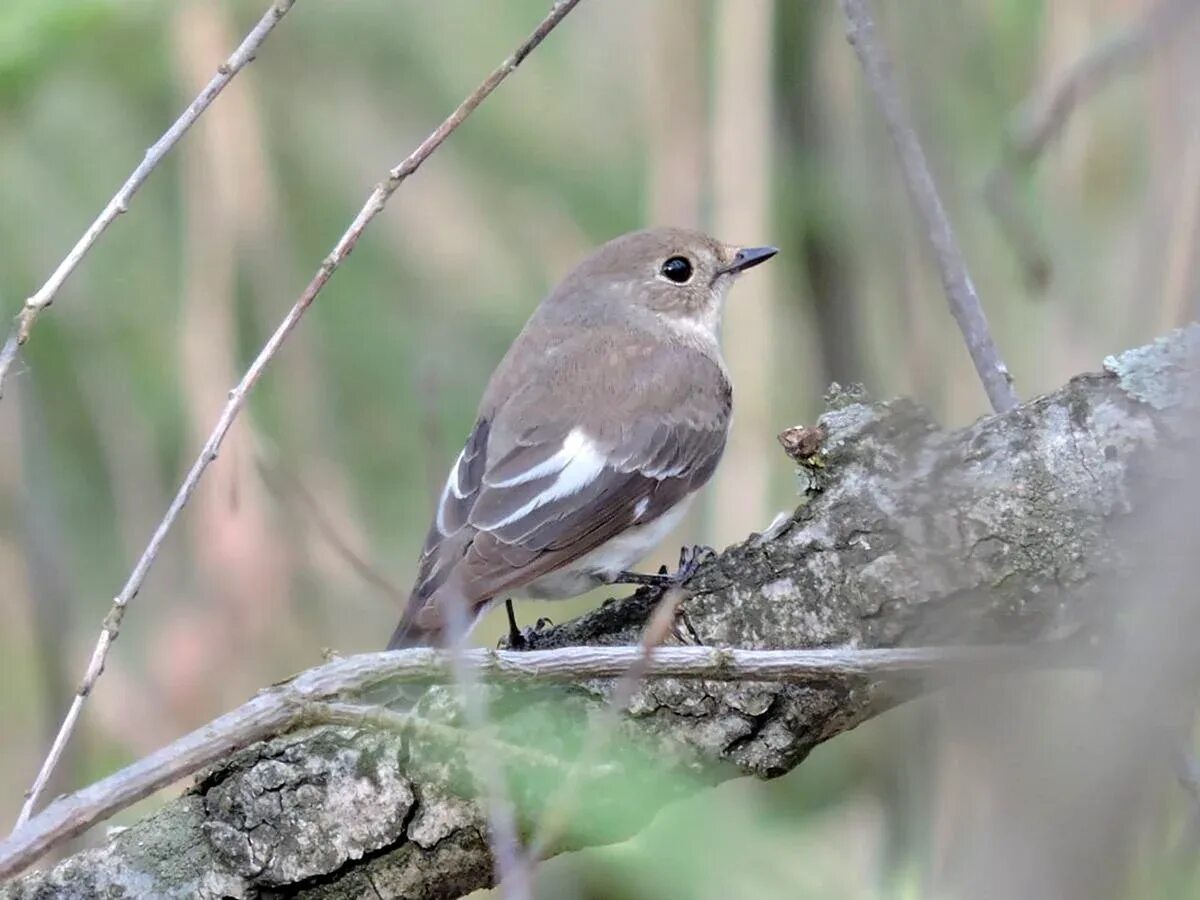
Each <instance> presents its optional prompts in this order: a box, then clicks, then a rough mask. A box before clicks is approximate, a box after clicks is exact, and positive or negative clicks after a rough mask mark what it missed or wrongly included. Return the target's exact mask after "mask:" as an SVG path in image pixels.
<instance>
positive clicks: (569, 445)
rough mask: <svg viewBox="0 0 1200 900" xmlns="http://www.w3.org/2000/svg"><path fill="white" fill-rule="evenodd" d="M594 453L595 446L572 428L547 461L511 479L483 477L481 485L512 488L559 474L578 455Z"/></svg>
mask: <svg viewBox="0 0 1200 900" xmlns="http://www.w3.org/2000/svg"><path fill="white" fill-rule="evenodd" d="M589 451H590V452H593V453H594V452H595V445H594V444H593V443H592V442H591V440H590V439H589V438H588V436H587V435H586V434H584V433H583V429H582V428H572V429H571V430H570V431H569V432H568V433H567V436H566V437H565V438H563V443H562V446H561V447H559V448H558V452H557V453H555V454H554V455H553V456H551V457H550V458H549V459H547V460H543V461H542V462H540V463H538V464H537V465H536V466H533V467H532V468H529V469H526V470H525V471H524V472H518V473H517V474H516V475H513V476H512V477H511V478H505V479H503V480H501V481H492V480H491V479H490V478H488V477H487V476H484V479H483V483H484V484H486V485H487V486H488V487H513V486H514V485H518V484H524V483H525V482H527V481H533V480H534V479H535V478H543V477H544V476H546V475H553V474H554V473H555V472H561V471H562V470H563V469H565V468H566V467H567V466H569V465H570V464H571V462H572V461H573V460H574V459H575V458H576V456H578V455H579V454H580V453H584V452H589Z"/></svg>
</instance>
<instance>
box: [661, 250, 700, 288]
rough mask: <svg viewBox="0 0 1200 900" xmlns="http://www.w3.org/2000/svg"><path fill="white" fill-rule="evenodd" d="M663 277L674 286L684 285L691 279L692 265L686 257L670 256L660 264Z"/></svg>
mask: <svg viewBox="0 0 1200 900" xmlns="http://www.w3.org/2000/svg"><path fill="white" fill-rule="evenodd" d="M660 271H661V272H662V273H663V276H664V277H665V278H667V279H668V280H669V281H673V282H675V283H676V284H686V283H687V282H688V281H690V280H691V277H692V264H691V263H690V262H688V259H687V257H686V256H672V257H671V258H670V259H668V260H667V261H666V262H665V263H663V264H662V269H661V270H660Z"/></svg>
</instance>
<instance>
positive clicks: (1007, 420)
mask: <svg viewBox="0 0 1200 900" xmlns="http://www.w3.org/2000/svg"><path fill="white" fill-rule="evenodd" d="M1198 355H1200V328H1198V327H1195V326H1193V327H1192V328H1190V329H1187V330H1185V331H1182V332H1176V333H1174V334H1173V335H1171V336H1170V337H1169V338H1165V339H1162V340H1160V341H1158V342H1156V343H1154V344H1152V345H1149V346H1147V347H1143V348H1140V349H1138V350H1134V351H1130V352H1128V353H1125V354H1122V355H1121V356H1119V357H1116V358H1111V357H1110V358H1109V359H1108V360H1106V361H1105V366H1104V370H1103V371H1102V372H1099V373H1095V374H1088V375H1081V376H1079V377H1077V378H1074V379H1072V381H1071V382H1070V383H1069V384H1067V385H1066V386H1065V387H1063V388H1062V389H1060V390H1058V391H1056V392H1054V393H1052V394H1049V395H1047V396H1045V397H1040V398H1037V399H1035V400H1032V401H1030V402H1029V403H1026V404H1024V405H1022V406H1021V407H1019V408H1017V409H1015V410H1012V411H1011V412H1009V413H1006V414H1003V415H998V416H991V417H988V418H984V419H981V420H979V421H978V422H976V423H975V424H973V425H972V426H970V427H968V428H964V429H961V430H957V431H949V432H948V431H944V430H942V429H940V428H939V427H938V426H937V425H936V424H935V423H933V422H932V421H931V420H930V418H929V416H928V415H927V414H926V413H925V412H924V411H922V410H921V409H920V408H919V407H917V406H915V405H914V404H912V403H910V402H908V401H903V400H900V401H894V402H890V403H868V402H865V401H864V400H863V399H862V398H860V397H858V396H855V395H854V394H853V393H845V392H841V393H838V394H836V395H835V396H832V397H831V398H830V409H829V411H828V412H827V413H826V414H825V415H824V416H823V417H822V419H821V422H820V427H821V428H822V429H823V430H824V433H823V434H822V433H820V432H807V433H805V434H801V435H795V434H793V435H791V440H790V441H789V446H791V447H793V448H794V449H796V455H797V456H798V457H799V468H798V471H799V474H800V478H801V486H802V491H803V493H804V495H805V502H804V503H803V504H802V505H801V506H800V508H799V509H797V510H796V512H795V514H794V515H793V516H792V518H791V519H790V520H789V521H788V522H787V523H786V524H785V525H783V526H782V527H781V528H778V529H775V530H774V533H771V534H769V535H765V536H752V537H751V538H750V539H749V540H747V541H746V542H745V543H743V544H740V545H737V546H734V547H731V548H729V549H728V550H726V551H725V552H724V553H722V554H721V555H720V556H719V557H718V558H717V559H715V560H714V561H712V562H711V563H709V564H707V565H706V566H705V568H704V569H703V570H702V571H701V572H700V573H699V574H698V575H697V577H696V578H695V580H694V581H693V582H692V583H691V584H690V587H692V588H694V589H695V595H694V597H693V598H692V599H690V600H689V601H688V603H687V614H688V617H689V619H690V621H691V623H692V625H693V626H694V627H695V629H696V631H697V632H698V634H699V636H700V638H701V640H702V641H704V642H705V643H710V644H716V645H728V646H737V647H746V648H782V647H810V646H835V645H849V646H856V647H895V646H913V645H923V644H931V643H972V642H973V643H982V642H989V643H995V642H1013V643H1018V642H1019V643H1025V642H1030V641H1037V640H1050V639H1057V638H1064V637H1069V636H1072V635H1078V634H1080V633H1102V632H1103V629H1104V626H1105V623H1106V619H1107V610H1106V609H1105V608H1104V607H1103V605H1102V604H1101V602H1100V600H1099V599H1098V598H1100V597H1104V596H1112V593H1113V592H1112V591H1096V590H1092V587H1093V586H1094V585H1095V584H1097V583H1098V582H1100V581H1103V582H1105V583H1109V582H1111V581H1112V580H1113V579H1120V578H1122V577H1125V576H1126V575H1127V574H1129V573H1130V572H1131V570H1132V569H1131V567H1132V563H1133V560H1132V559H1131V558H1130V557H1131V555H1132V554H1131V551H1130V549H1129V548H1128V547H1127V546H1126V545H1125V544H1124V543H1123V542H1122V540H1121V538H1120V536H1119V532H1120V525H1121V523H1122V521H1123V520H1124V519H1125V518H1126V517H1128V516H1129V515H1130V514H1131V513H1133V512H1134V511H1136V510H1137V509H1138V506H1139V498H1140V497H1142V496H1144V495H1145V492H1147V491H1148V490H1150V489H1152V488H1154V487H1159V486H1161V481H1162V480H1163V479H1164V478H1167V477H1169V476H1168V475H1167V474H1165V473H1168V472H1170V471H1171V470H1172V469H1173V468H1174V466H1172V465H1170V464H1168V463H1169V462H1170V461H1169V460H1164V455H1166V456H1170V455H1173V454H1179V453H1184V452H1186V449H1184V445H1185V444H1186V443H1187V440H1186V439H1187V438H1188V437H1189V436H1190V435H1189V432H1190V431H1192V430H1193V428H1194V426H1192V424H1191V423H1192V422H1193V421H1194V420H1195V418H1196V417H1195V412H1196V409H1197V404H1196V403H1195V401H1194V396H1193V394H1192V389H1193V387H1194V386H1195V376H1196V374H1197V372H1196V369H1197V356H1198ZM818 437H819V438H820V441H819V449H816V451H815V452H813V451H814V448H815V447H816V446H817V441H816V438H818ZM653 602H654V601H653V598H652V597H650V596H649V595H648V594H647V593H639V594H636V595H634V596H633V597H630V598H627V599H624V600H617V601H612V602H609V603H607V604H605V605H604V606H602V607H601V608H599V609H597V610H595V611H593V612H591V613H589V614H587V615H584V616H582V617H580V618H579V619H576V620H574V621H572V622H568V623H566V624H564V625H562V626H559V627H555V628H551V629H547V630H546V631H544V632H542V633H541V634H539V635H538V636H537V638H536V646H537V647H538V648H539V649H545V648H552V647H558V646H567V645H576V644H585V643H586V644H620V643H632V642H634V641H636V639H637V637H638V635H639V631H640V628H641V626H642V625H643V624H644V622H645V620H646V617H647V615H648V614H649V612H650V610H651V608H652V606H653ZM935 686H936V681H933V680H930V679H915V678H911V677H908V678H904V679H902V680H895V679H893V680H890V681H887V682H886V683H885V682H882V681H870V680H867V679H864V678H830V679H829V680H827V681H818V682H814V683H810V684H806V685H796V684H774V683H742V684H724V683H720V682H715V681H683V680H673V679H661V680H656V681H653V682H651V683H648V684H647V685H645V686H644V687H643V688H642V689H641V690H640V691H639V692H638V693H637V694H636V696H635V698H634V700H633V702H632V703H631V704H630V706H629V708H628V710H627V711H626V714H625V715H624V716H623V717H622V718H621V720H620V722H619V725H618V726H617V727H618V729H619V733H618V734H617V735H616V736H615V737H614V739H613V740H612V741H611V742H610V746H611V748H612V749H610V751H609V752H608V753H607V754H605V756H604V760H603V765H602V766H599V767H597V768H595V769H594V770H592V771H589V772H588V773H587V778H588V782H587V786H586V789H585V790H584V791H583V792H582V794H581V799H580V805H579V806H578V807H577V808H576V810H575V814H574V815H571V816H569V817H568V818H569V822H568V823H567V827H566V829H565V830H564V831H563V834H562V836H561V838H560V839H559V840H558V841H557V842H556V843H555V845H554V847H553V851H552V852H554V851H559V850H563V849H567V848H570V847H577V846H584V845H588V844H596V843H600V842H604V841H612V840H617V839H620V838H622V837H625V836H627V835H630V834H632V833H635V832H636V831H637V830H638V829H639V828H640V827H641V826H642V825H643V824H644V823H645V822H646V821H648V819H649V818H650V817H652V816H653V815H654V813H655V812H656V811H657V810H658V809H660V808H661V807H662V805H663V804H665V803H668V802H670V801H671V799H673V798H674V797H678V796H681V795H683V794H686V793H690V792H695V791H698V790H702V789H703V788H704V786H706V785H711V784H713V783H715V782H717V781H720V780H722V779H725V778H729V777H734V776H736V775H739V774H744V775H753V776H757V777H763V778H768V777H773V776H776V775H780V774H782V773H784V772H787V771H789V770H790V769H792V768H793V767H794V766H796V765H797V764H798V763H799V762H801V761H802V760H803V759H804V757H805V755H806V754H807V753H808V752H809V751H810V750H811V749H812V748H813V747H814V746H816V745H817V744H819V743H820V742H822V741H825V740H828V739H829V738H831V737H833V736H835V735H837V734H840V733H842V732H844V731H846V730H848V729H850V728H853V727H854V726H855V725H857V724H858V723H860V722H862V721H863V720H865V719H866V718H869V717H870V716H873V715H875V714H877V713H879V712H881V711H882V710H884V709H886V708H888V707H889V706H891V705H894V704H895V703H897V702H900V701H902V700H904V699H906V698H907V697H910V696H912V695H913V694H914V693H915V692H919V691H922V690H929V689H932V688H933V687H935ZM611 689H612V682H610V681H604V680H597V681H593V682H588V683H586V684H580V685H575V686H567V687H563V686H545V687H535V688H530V687H519V688H518V687H504V688H501V687H495V688H491V689H490V690H492V691H493V696H492V698H491V699H492V705H493V715H494V718H495V720H496V723H497V724H496V729H497V735H496V741H497V747H501V748H507V749H504V750H502V751H498V752H502V754H507V756H506V762H507V763H508V773H509V777H510V779H511V780H512V788H513V792H514V796H515V797H516V799H517V802H518V804H519V806H520V809H521V811H522V814H523V819H524V822H525V824H526V827H527V829H529V830H531V829H532V827H533V823H534V822H535V821H536V813H537V812H538V811H539V810H540V809H541V808H542V807H543V805H544V804H545V803H546V798H547V794H548V792H550V791H552V790H553V789H554V788H555V786H556V785H557V784H558V783H560V782H561V781H562V779H563V778H564V777H566V776H568V775H569V774H570V760H572V759H573V758H574V757H575V756H576V755H577V754H578V752H579V747H580V745H581V743H583V737H582V736H583V734H584V731H585V728H586V726H587V723H588V722H589V721H590V720H592V719H594V718H595V717H596V716H597V715H598V714H599V713H600V711H601V710H603V708H604V704H605V699H606V697H607V695H608V692H609V691H610V690H611ZM354 699H356V700H360V701H361V700H363V699H374V700H380V699H382V700H389V699H394V697H392V696H374V697H370V698H362V697H358V698H354ZM421 708H422V709H423V710H424V711H425V712H426V713H427V714H428V715H430V716H433V717H437V716H444V717H445V718H446V721H449V722H454V721H455V715H456V713H455V711H454V707H453V704H452V703H451V702H450V699H449V695H447V694H446V693H445V691H442V690H440V689H433V690H431V691H430V692H429V693H427V694H426V695H425V696H424V697H423V698H422V700H421ZM462 763H463V760H462V759H461V747H460V746H456V745H453V744H448V743H445V742H442V741H439V740H438V739H437V738H436V737H433V736H429V737H423V736H422V735H421V733H420V732H411V733H407V732H406V733H405V734H393V733H388V732H383V731H378V730H372V729H370V728H366V727H364V728H353V727H320V728H310V729H303V730H299V731H296V732H293V733H290V734H286V735H282V736H279V737H277V738H275V739H273V740H270V741H266V742H263V743H261V744H257V745H254V746H253V747H251V748H249V749H248V750H246V751H243V752H241V753H238V754H235V755H234V756H233V757H232V758H230V759H229V760H227V761H226V762H225V763H224V764H223V765H221V766H220V767H218V768H217V769H215V770H213V771H210V772H208V773H206V774H205V775H204V776H203V777H201V778H199V779H198V780H197V782H196V784H195V786H194V787H192V788H191V789H190V790H189V791H188V793H187V794H185V795H184V796H183V797H181V798H179V799H177V800H174V801H172V802H170V803H168V804H167V805H166V806H165V807H164V808H163V809H162V810H161V811H159V812H158V813H156V814H155V815H153V816H151V817H149V818H147V819H145V820H143V821H142V822H139V823H138V824H136V825H134V826H133V827H131V828H129V829H127V830H125V831H122V832H120V833H119V834H117V835H115V836H114V837H112V838H110V839H109V840H108V841H107V842H106V843H105V845H104V846H102V847H101V848H99V849H95V850H89V851H84V852H82V853H79V854H76V855H75V856H73V857H71V858H69V859H67V860H65V861H63V862H62V863H60V864H58V865H57V866H56V867H54V868H53V869H51V870H49V871H46V872H39V873H34V874H32V875H29V876H27V877H26V878H24V879H23V880H19V881H16V882H13V883H11V884H10V885H8V886H7V887H6V888H0V897H2V898H9V900H16V898H21V900H25V898H41V897H93V896H103V897H114V898H119V897H135V896H137V897H141V896H166V897H175V896H178V897H184V896H186V897H201V898H209V897H213V898H215V897H248V898H252V897H273V896H283V895H286V896H298V897H311V898H318V897H320V898H328V897H359V896H368V897H372V896H379V897H410V898H449V897H457V896H461V895H462V894H464V893H467V892H468V891H470V890H473V889H475V888H478V887H482V886H485V885H487V884H489V883H490V880H491V871H492V868H491V858H490V855H489V852H488V847H487V842H486V840H485V835H484V820H483V818H482V817H481V815H480V813H479V811H478V810H477V808H476V807H475V805H474V804H473V803H472V802H471V801H470V800H469V799H464V798H469V796H470V794H471V784H470V779H469V777H468V776H467V775H466V774H465V770H464V766H463V764H462Z"/></svg>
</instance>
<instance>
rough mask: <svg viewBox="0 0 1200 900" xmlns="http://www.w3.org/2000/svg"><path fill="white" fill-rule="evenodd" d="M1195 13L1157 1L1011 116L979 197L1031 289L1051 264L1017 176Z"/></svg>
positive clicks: (1170, 0)
mask: <svg viewBox="0 0 1200 900" xmlns="http://www.w3.org/2000/svg"><path fill="white" fill-rule="evenodd" d="M1197 11H1200V3H1198V2H1197V0H1159V2H1157V3H1154V4H1152V5H1151V6H1150V7H1148V8H1147V9H1146V11H1145V13H1143V14H1142V15H1141V16H1140V17H1139V18H1137V19H1135V20H1134V21H1132V22H1130V23H1129V24H1128V25H1127V26H1126V27H1125V28H1123V29H1122V30H1121V31H1119V32H1118V33H1116V34H1114V35H1112V36H1111V37H1109V38H1108V39H1107V40H1104V41H1101V42H1100V43H1098V44H1096V45H1095V46H1094V47H1092V48H1091V49H1090V50H1088V52H1087V53H1085V54H1084V55H1083V56H1081V57H1079V59H1077V60H1075V62H1074V63H1072V64H1071V66H1070V67H1068V68H1067V69H1066V70H1065V71H1064V72H1063V73H1062V74H1061V75H1059V76H1058V77H1057V78H1055V79H1054V80H1053V81H1051V82H1050V83H1049V84H1048V85H1047V86H1046V87H1044V88H1043V89H1041V90H1039V91H1038V92H1037V93H1036V94H1034V95H1033V96H1031V97H1029V98H1027V99H1026V100H1025V102H1024V103H1022V104H1021V106H1020V108H1019V109H1018V110H1017V112H1016V114H1015V115H1014V116H1013V119H1012V124H1011V125H1010V127H1009V129H1008V133H1007V135H1006V137H1005V144H1004V148H1003V152H1002V154H1001V158H1000V160H999V162H998V163H997V164H996V167H995V168H994V169H993V170H992V173H991V174H990V175H989V176H988V180H987V182H986V185H985V187H984V198H985V199H986V201H987V205H988V208H989V209H990V210H991V211H992V215H994V216H995V217H996V221H997V223H998V224H999V226H1000V230H1001V232H1002V233H1003V234H1004V235H1005V237H1006V238H1007V239H1008V241H1009V243H1010V244H1012V247H1013V251H1014V252H1015V253H1016V255H1017V258H1018V259H1019V260H1020V261H1021V265H1022V267H1023V269H1024V272H1025V279H1026V281H1027V282H1028V283H1029V285H1030V286H1031V287H1033V288H1034V289H1039V290H1040V289H1041V288H1043V287H1044V286H1045V284H1046V283H1047V281H1048V280H1049V278H1050V270H1051V264H1050V259H1049V257H1048V256H1047V255H1046V252H1045V250H1044V248H1043V247H1042V245H1041V241H1040V240H1039V239H1038V237H1037V234H1036V230H1035V228H1034V226H1033V223H1032V222H1030V221H1029V220H1028V218H1027V216H1025V215H1024V214H1023V213H1022V212H1021V210H1020V209H1019V207H1018V205H1017V204H1016V202H1015V200H1014V190H1013V186H1014V183H1015V181H1016V177H1017V176H1018V175H1019V174H1020V173H1021V172H1023V171H1025V170H1027V169H1029V168H1031V167H1032V166H1033V165H1034V164H1035V163H1036V162H1037V160H1038V158H1039V157H1040V156H1041V155H1042V153H1043V152H1044V151H1045V149H1046V147H1047V146H1048V145H1049V144H1050V142H1051V141H1052V140H1054V138H1055V137H1057V136H1058V135H1059V134H1060V133H1061V132H1062V130H1063V129H1064V128H1065V127H1066V124H1067V122H1068V121H1069V120H1070V118H1071V114H1072V113H1073V112H1074V111H1075V109H1076V107H1078V106H1079V104H1081V103H1084V102H1086V101H1087V100H1089V99H1090V98H1091V97H1092V96H1093V95H1095V94H1096V93H1097V92H1099V91H1100V89H1101V88H1103V87H1104V86H1105V85H1106V84H1108V83H1109V82H1110V81H1111V80H1112V79H1113V78H1114V77H1115V76H1116V75H1119V74H1120V73H1121V72H1123V71H1127V70H1128V69H1130V68H1132V67H1133V66H1135V65H1138V64H1139V63H1140V62H1141V61H1142V60H1143V59H1144V58H1145V57H1146V55H1147V54H1148V53H1149V52H1150V51H1151V50H1152V49H1154V48H1155V47H1156V46H1158V45H1160V44H1163V43H1166V42H1167V41H1170V40H1171V39H1172V38H1174V37H1175V36H1176V35H1179V34H1182V33H1183V32H1184V30H1183V29H1182V28H1180V27H1179V26H1180V25H1181V24H1182V23H1183V20H1184V19H1185V18H1186V17H1187V16H1189V15H1191V14H1192V13H1194V12H1197Z"/></svg>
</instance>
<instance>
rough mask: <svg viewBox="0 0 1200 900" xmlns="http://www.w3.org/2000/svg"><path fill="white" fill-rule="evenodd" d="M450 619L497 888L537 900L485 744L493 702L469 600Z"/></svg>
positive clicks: (500, 776)
mask: <svg viewBox="0 0 1200 900" xmlns="http://www.w3.org/2000/svg"><path fill="white" fill-rule="evenodd" d="M446 606H447V617H448V619H449V621H448V623H447V624H448V625H449V629H448V630H449V634H450V636H451V638H450V641H449V649H448V653H449V656H450V669H451V671H452V672H453V673H454V682H455V685H456V686H457V687H458V691H459V693H460V694H461V695H462V704H463V713H464V716H465V718H466V723H467V727H468V729H469V730H470V738H471V740H470V745H469V749H470V757H469V758H470V761H471V767H472V769H474V770H475V771H476V772H477V773H478V774H479V779H480V781H481V782H482V783H483V788H484V793H485V795H486V798H487V803H486V811H487V818H488V830H489V831H490V833H491V834H490V837H491V846H492V867H493V871H494V874H495V880H496V886H497V887H498V888H499V889H500V891H501V895H502V896H503V897H505V898H506V900H533V884H532V880H531V871H530V870H531V867H530V866H529V865H528V864H527V863H526V861H525V857H524V855H523V854H522V853H521V846H520V840H519V838H518V836H517V817H516V814H515V812H514V811H513V807H512V804H511V803H509V798H508V790H507V788H506V787H505V784H504V772H503V771H502V770H501V769H500V767H499V765H498V764H497V761H496V759H495V757H494V756H493V755H492V753H491V752H490V751H489V749H488V747H487V746H486V741H485V740H484V736H485V730H486V729H487V722H488V714H487V701H486V698H485V697H484V696H483V693H482V691H481V689H480V684H479V667H478V666H477V665H476V664H475V663H474V662H473V660H472V659H470V658H468V656H467V653H466V646H465V645H466V641H467V637H468V635H469V634H470V631H471V622H470V619H469V617H468V614H467V610H466V601H465V600H464V599H461V598H455V599H452V600H451V601H450V602H449V603H448V604H447V605H446Z"/></svg>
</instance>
